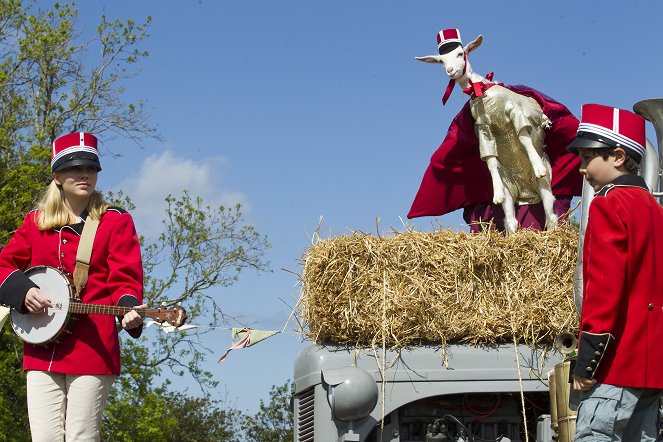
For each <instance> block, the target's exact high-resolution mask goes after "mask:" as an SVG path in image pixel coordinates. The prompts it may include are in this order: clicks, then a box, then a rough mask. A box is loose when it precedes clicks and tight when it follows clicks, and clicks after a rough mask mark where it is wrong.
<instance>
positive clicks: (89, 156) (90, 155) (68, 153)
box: [51, 132, 101, 172]
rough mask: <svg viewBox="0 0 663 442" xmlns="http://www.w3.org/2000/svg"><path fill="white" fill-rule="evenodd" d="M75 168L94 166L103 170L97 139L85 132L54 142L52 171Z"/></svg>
mask: <svg viewBox="0 0 663 442" xmlns="http://www.w3.org/2000/svg"><path fill="white" fill-rule="evenodd" d="M74 166H94V167H96V168H97V170H101V164H100V163H99V152H98V150H97V137H95V136H94V135H92V134H88V133H85V132H73V133H70V134H68V135H63V136H61V137H60V138H57V139H56V140H55V141H53V148H52V149H51V171H52V172H57V171H59V170H62V169H66V168H67V167H74Z"/></svg>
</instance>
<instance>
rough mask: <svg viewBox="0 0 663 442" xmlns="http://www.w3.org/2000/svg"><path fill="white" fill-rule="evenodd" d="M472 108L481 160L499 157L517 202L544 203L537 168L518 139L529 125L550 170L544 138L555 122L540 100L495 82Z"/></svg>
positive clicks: (510, 190)
mask: <svg viewBox="0 0 663 442" xmlns="http://www.w3.org/2000/svg"><path fill="white" fill-rule="evenodd" d="M470 109H471V111H472V116H473V117H474V120H475V122H476V123H475V125H474V130H475V132H476V134H477V137H478V138H479V153H480V155H481V159H483V160H485V159H486V158H487V157H490V156H494V157H496V158H497V160H498V162H499V166H498V168H499V172H500V176H501V177H502V182H503V183H504V187H506V189H507V190H508V191H509V193H511V195H512V196H513V201H514V202H515V203H516V204H535V203H539V202H541V197H540V196H539V192H538V188H537V179H536V176H535V175H534V169H533V168H532V164H531V162H530V160H529V158H528V156H527V152H526V150H525V147H523V145H522V144H521V142H520V140H519V139H518V134H521V131H523V130H527V128H529V131H530V134H531V139H532V144H533V145H534V147H535V148H536V150H537V152H538V153H539V155H540V156H541V160H542V161H543V165H544V166H545V167H546V168H547V169H548V171H549V173H550V170H551V167H550V161H549V160H548V156H547V155H546V154H545V153H544V151H543V149H544V145H543V139H544V136H545V134H544V129H545V128H547V127H549V126H550V124H551V123H550V120H549V119H548V117H547V116H546V115H545V114H544V113H543V111H542V110H541V107H540V106H539V105H538V103H537V102H536V101H534V99H532V98H530V97H525V96H523V95H519V94H517V93H515V92H512V91H511V90H509V89H507V88H505V87H503V86H500V85H495V86H493V87H491V88H489V89H487V90H486V91H485V92H484V94H483V95H482V96H480V97H476V98H473V99H472V100H470Z"/></svg>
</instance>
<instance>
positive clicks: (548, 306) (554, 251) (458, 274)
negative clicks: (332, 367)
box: [299, 227, 578, 347]
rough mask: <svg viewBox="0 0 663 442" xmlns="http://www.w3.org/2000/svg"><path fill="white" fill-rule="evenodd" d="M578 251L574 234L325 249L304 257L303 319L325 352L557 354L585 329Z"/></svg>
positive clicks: (362, 238) (369, 242) (356, 239)
mask: <svg viewBox="0 0 663 442" xmlns="http://www.w3.org/2000/svg"><path fill="white" fill-rule="evenodd" d="M577 244H578V232H577V230H576V229H573V228H568V227H566V228H559V229H557V230H554V231H550V232H535V231H530V230H521V231H518V232H517V233H516V234H513V235H510V236H508V237H505V236H502V235H501V234H499V233H496V232H484V233H481V234H478V235H471V234H468V233H464V232H456V231H451V230H446V229H442V230H437V231H434V232H418V231H415V230H406V231H403V232H396V231H394V232H392V233H391V234H389V235H387V236H374V235H369V234H364V233H354V234H351V235H346V236H339V237H336V238H331V239H324V240H322V239H320V240H318V241H317V242H316V243H315V244H313V245H312V246H311V247H310V248H309V249H308V250H306V251H305V253H304V255H303V257H302V264H303V273H302V275H301V282H302V290H301V299H300V303H299V315H300V317H301V318H302V319H303V322H304V324H305V330H304V332H305V333H306V335H307V336H308V338H310V339H312V340H313V341H315V342H318V343H334V344H341V345H353V346H355V345H377V346H382V345H387V346H389V347H404V346H407V345H413V344H421V343H434V344H442V345H444V344H445V343H452V342H461V343H470V344H473V345H493V344H500V343H505V342H509V343H511V342H513V338H514V336H515V338H516V339H517V340H518V341H519V342H521V343H525V344H528V345H533V346H549V345H551V344H552V342H553V341H554V338H555V337H556V336H557V334H559V332H561V331H575V330H576V329H577V322H578V317H577V314H576V312H575V307H574V304H573V286H572V277H573V270H574V268H575V263H576V257H577Z"/></svg>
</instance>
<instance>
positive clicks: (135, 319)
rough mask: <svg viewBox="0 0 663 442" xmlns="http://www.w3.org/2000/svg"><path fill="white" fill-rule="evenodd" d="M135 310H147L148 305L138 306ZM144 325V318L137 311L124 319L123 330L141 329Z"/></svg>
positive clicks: (133, 311)
mask: <svg viewBox="0 0 663 442" xmlns="http://www.w3.org/2000/svg"><path fill="white" fill-rule="evenodd" d="M134 308H147V304H141V305H137V306H136V307H134ZM142 323H143V317H142V316H141V315H139V314H138V312H137V311H136V310H131V311H130V312H128V313H127V314H126V315H124V317H123V318H122V328H124V329H125V330H130V329H132V328H136V327H139V326H140V325H141V324H142Z"/></svg>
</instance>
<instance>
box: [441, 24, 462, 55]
mask: <svg viewBox="0 0 663 442" xmlns="http://www.w3.org/2000/svg"><path fill="white" fill-rule="evenodd" d="M452 43H457V44H458V45H461V46H462V44H463V42H462V41H461V40H460V31H459V30H458V29H455V28H450V29H442V30H441V31H440V32H438V33H437V49H438V53H439V54H440V55H442V54H444V53H446V52H448V51H449V45H451V44H452ZM455 46H457V45H454V47H455Z"/></svg>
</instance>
